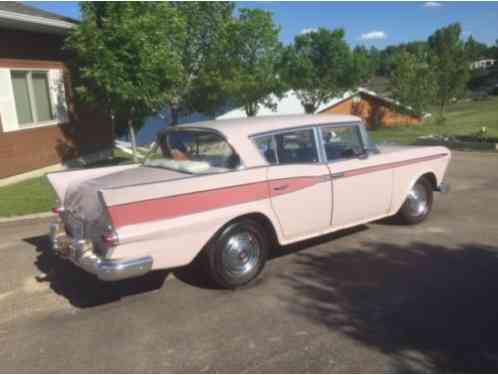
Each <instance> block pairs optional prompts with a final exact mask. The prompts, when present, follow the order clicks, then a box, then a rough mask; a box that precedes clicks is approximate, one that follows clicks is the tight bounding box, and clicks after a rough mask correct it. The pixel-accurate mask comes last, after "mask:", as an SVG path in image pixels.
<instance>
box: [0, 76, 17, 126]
mask: <svg viewBox="0 0 498 375" xmlns="http://www.w3.org/2000/svg"><path fill="white" fill-rule="evenodd" d="M0 116H1V117H2V127H3V130H4V131H10V130H16V129H18V125H17V124H18V121H17V112H16V103H15V101H14V91H13V89H12V81H11V79H10V69H5V68H0Z"/></svg>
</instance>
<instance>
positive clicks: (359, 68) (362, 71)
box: [353, 46, 378, 82]
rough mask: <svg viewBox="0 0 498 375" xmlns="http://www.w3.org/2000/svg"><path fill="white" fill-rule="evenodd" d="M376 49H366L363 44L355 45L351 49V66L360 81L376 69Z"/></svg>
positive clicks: (366, 79) (365, 79) (372, 73)
mask: <svg viewBox="0 0 498 375" xmlns="http://www.w3.org/2000/svg"><path fill="white" fill-rule="evenodd" d="M377 52H378V51H377V50H376V49H372V48H371V49H370V50H368V49H367V48H366V47H365V46H356V47H355V48H354V49H353V68H354V70H355V72H356V74H357V78H358V80H359V81H360V82H366V81H368V80H369V79H370V78H372V77H373V75H374V74H375V71H376V70H377V63H378V55H377Z"/></svg>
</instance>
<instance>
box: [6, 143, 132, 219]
mask: <svg viewBox="0 0 498 375" xmlns="http://www.w3.org/2000/svg"><path fill="white" fill-rule="evenodd" d="M129 160H130V157H129V155H128V154H126V153H124V152H122V151H120V150H118V149H115V150H114V153H113V159H112V160H106V161H102V162H98V163H95V164H92V165H89V166H88V167H89V168H91V167H102V166H110V165H116V164H122V163H127V162H129ZM55 198H56V195H55V192H54V190H53V189H52V187H51V186H50V183H49V182H48V180H47V178H46V177H45V176H43V177H36V178H31V179H29V180H25V181H21V182H17V183H15V184H12V185H8V186H2V187H0V217H9V216H18V215H29V214H34V213H39V212H47V211H50V209H51V208H52V207H54V204H55Z"/></svg>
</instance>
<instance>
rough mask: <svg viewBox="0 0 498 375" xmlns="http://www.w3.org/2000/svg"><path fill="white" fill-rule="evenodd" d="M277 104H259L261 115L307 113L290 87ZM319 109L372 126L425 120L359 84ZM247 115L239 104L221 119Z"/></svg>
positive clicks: (417, 122) (259, 114)
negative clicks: (271, 106) (347, 115)
mask: <svg viewBox="0 0 498 375" xmlns="http://www.w3.org/2000/svg"><path fill="white" fill-rule="evenodd" d="M273 101H274V102H275V104H276V106H275V109H274V110H272V109H270V108H266V107H264V106H261V105H260V107H259V110H258V113H257V115H258V116H272V115H290V114H303V113H305V111H304V107H303V106H302V104H301V102H300V101H299V99H298V97H297V95H296V93H295V92H294V91H292V90H291V91H288V92H287V93H286V94H285V95H284V96H283V97H282V98H281V99H278V98H277V97H273ZM316 113H338V114H350V115H355V116H359V117H361V118H363V119H364V120H365V121H366V123H367V124H368V126H369V127H370V128H376V127H389V126H393V125H398V124H403V125H413V124H419V123H421V122H422V121H423V119H424V116H417V115H416V114H414V113H413V111H412V110H411V108H410V107H407V106H403V105H401V104H399V103H398V102H396V101H395V100H392V99H389V98H387V97H384V96H381V95H377V94H376V93H374V92H372V91H368V90H366V89H364V88H359V89H357V90H355V91H348V92H346V93H345V94H344V95H342V96H338V97H335V98H333V99H331V100H329V101H328V102H326V103H324V104H322V105H320V107H319V108H318V110H317V111H316ZM240 117H246V114H245V112H244V109H243V108H237V109H234V110H231V111H229V112H227V113H224V114H223V115H221V116H218V117H217V119H228V118H240Z"/></svg>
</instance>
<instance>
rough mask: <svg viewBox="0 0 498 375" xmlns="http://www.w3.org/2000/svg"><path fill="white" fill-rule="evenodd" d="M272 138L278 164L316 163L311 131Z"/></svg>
mask: <svg viewBox="0 0 498 375" xmlns="http://www.w3.org/2000/svg"><path fill="white" fill-rule="evenodd" d="M274 137H275V143H276V146H277V155H278V162H279V164H292V163H315V162H318V152H317V149H316V143H315V137H314V134H313V129H306V130H296V131H291V132H288V133H282V134H276V135H275V136H274Z"/></svg>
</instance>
